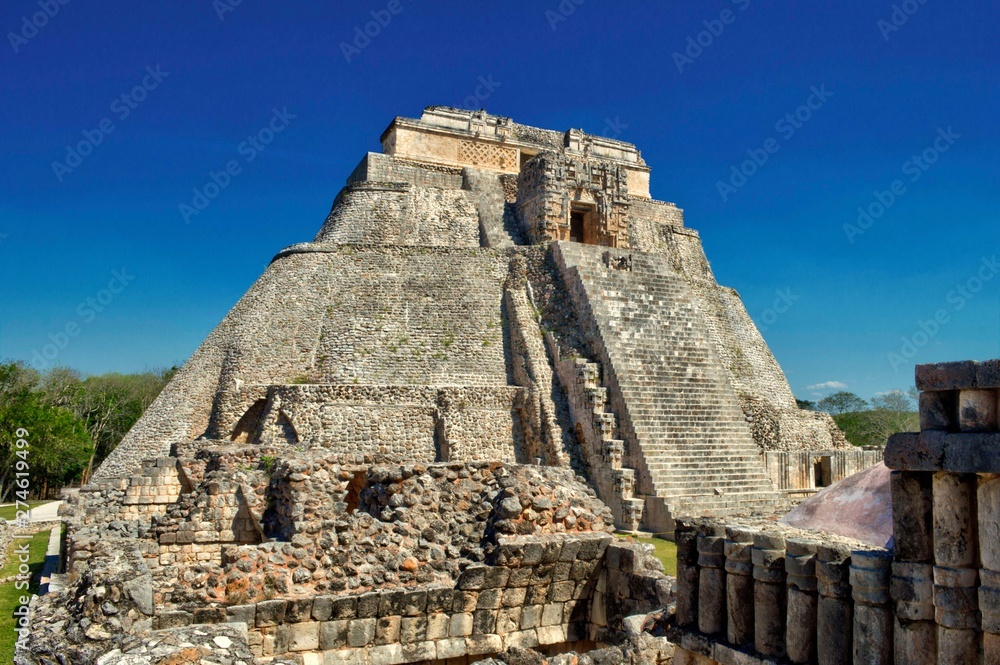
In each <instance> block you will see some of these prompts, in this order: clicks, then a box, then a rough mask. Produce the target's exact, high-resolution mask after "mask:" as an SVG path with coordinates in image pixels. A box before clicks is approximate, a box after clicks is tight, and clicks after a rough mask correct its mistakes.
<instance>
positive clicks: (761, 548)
mask: <svg viewBox="0 0 1000 665" xmlns="http://www.w3.org/2000/svg"><path fill="white" fill-rule="evenodd" d="M676 540H677V550H678V573H677V606H676V607H677V611H676V621H677V624H678V626H680V627H682V628H687V629H690V630H696V631H697V632H699V633H702V634H704V635H706V636H709V637H711V638H712V639H713V640H716V641H724V642H726V643H728V644H729V645H731V646H733V647H737V648H752V650H753V651H755V652H756V653H757V654H759V655H761V656H765V657H767V658H774V659H779V660H786V659H787V660H788V661H790V662H792V663H801V664H802V665H806V664H811V663H819V664H820V665H847V664H849V663H852V662H854V663H865V664H872V665H878V664H881V663H886V664H888V663H891V662H892V657H893V627H894V624H893V611H892V602H891V597H890V577H891V565H892V559H891V554H889V553H888V552H886V551H884V550H855V551H854V552H852V551H851V550H850V549H848V548H846V547H844V546H840V545H824V544H821V543H820V542H818V541H815V540H810V539H805V538H788V539H787V540H786V539H785V537H784V536H783V535H782V534H780V533H777V532H772V531H755V530H751V529H746V528H743V527H723V526H721V525H719V524H716V523H713V522H709V521H696V522H690V523H689V522H683V521H681V522H678V528H677V532H676Z"/></svg>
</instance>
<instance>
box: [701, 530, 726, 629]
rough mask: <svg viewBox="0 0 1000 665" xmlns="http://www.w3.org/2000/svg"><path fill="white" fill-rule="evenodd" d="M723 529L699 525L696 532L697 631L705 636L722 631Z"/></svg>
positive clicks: (723, 584) (724, 597) (723, 581)
mask: <svg viewBox="0 0 1000 665" xmlns="http://www.w3.org/2000/svg"><path fill="white" fill-rule="evenodd" d="M725 534H726V530H725V528H723V527H722V526H718V525H716V524H713V523H710V522H703V523H702V524H700V525H699V528H698V569H699V570H698V573H699V574H698V630H699V631H701V632H702V633H704V634H705V635H715V634H717V633H721V632H723V631H724V630H725V628H726V571H725V565H726V555H725V549H724V540H725V538H724V536H725Z"/></svg>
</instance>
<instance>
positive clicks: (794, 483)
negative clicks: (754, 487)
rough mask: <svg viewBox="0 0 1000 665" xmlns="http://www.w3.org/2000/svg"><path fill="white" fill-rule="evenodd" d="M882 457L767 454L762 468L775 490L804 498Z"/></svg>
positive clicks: (864, 452) (877, 453)
mask: <svg viewBox="0 0 1000 665" xmlns="http://www.w3.org/2000/svg"><path fill="white" fill-rule="evenodd" d="M882 457H883V451H882V450H881V449H875V450H868V449H863V448H852V449H847V450H839V449H838V450H816V451H814V450H769V451H767V452H765V453H764V465H765V466H766V467H767V472H768V474H769V475H770V476H771V480H773V481H774V484H775V486H776V487H777V488H778V489H780V490H784V491H786V492H788V494H790V495H793V496H796V497H804V496H808V495H810V494H814V493H816V492H818V491H819V490H821V489H823V488H824V487H827V486H829V485H832V484H833V483H835V482H838V481H840V480H843V479H844V478H847V477H848V476H852V475H854V474H855V473H857V472H859V471H864V470H865V469H867V468H869V467H872V466H875V465H876V464H879V463H880V462H881V461H882Z"/></svg>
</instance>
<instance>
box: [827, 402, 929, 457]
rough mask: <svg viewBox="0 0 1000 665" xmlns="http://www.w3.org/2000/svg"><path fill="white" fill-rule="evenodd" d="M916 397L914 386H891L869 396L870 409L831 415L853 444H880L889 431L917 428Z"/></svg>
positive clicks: (918, 420)
mask: <svg viewBox="0 0 1000 665" xmlns="http://www.w3.org/2000/svg"><path fill="white" fill-rule="evenodd" d="M916 401H917V391H916V389H915V388H911V389H910V390H908V391H902V390H892V391H890V392H887V393H882V394H881V395H876V396H875V397H872V399H871V407H872V408H870V409H867V410H864V411H848V412H845V413H840V414H837V415H835V416H834V417H833V419H834V420H835V421H836V423H837V425H838V426H839V427H840V429H841V430H843V432H844V436H846V437H847V440H848V441H850V442H851V443H853V444H854V445H856V446H884V445H885V443H886V441H887V440H888V439H889V437H890V436H891V435H892V434H895V433H897V432H916V431H919V429H920V416H919V415H918V413H917V410H916Z"/></svg>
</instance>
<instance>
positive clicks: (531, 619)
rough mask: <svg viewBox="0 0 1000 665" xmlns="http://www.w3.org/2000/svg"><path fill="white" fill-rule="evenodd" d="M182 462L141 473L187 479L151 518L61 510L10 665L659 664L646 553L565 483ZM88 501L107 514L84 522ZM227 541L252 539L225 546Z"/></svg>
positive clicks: (326, 463) (653, 567)
mask: <svg viewBox="0 0 1000 665" xmlns="http://www.w3.org/2000/svg"><path fill="white" fill-rule="evenodd" d="M195 445H197V444H195V443H192V444H189V446H178V447H177V451H178V453H179V454H181V455H183V456H184V459H183V460H182V463H181V464H178V463H177V462H176V460H174V459H172V458H170V459H164V460H160V461H158V463H157V462H154V463H150V464H147V465H146V466H145V470H146V471H147V472H149V473H150V474H152V475H155V476H157V477H162V476H164V475H165V474H164V473H163V470H164V469H180V470H181V473H182V475H183V476H184V477H185V478H186V482H185V483H183V484H182V486H183V488H184V491H183V492H182V494H181V496H180V499H179V500H178V501H177V502H176V503H175V504H173V505H172V506H171V507H170V508H169V510H168V513H167V514H166V515H164V516H156V517H155V518H154V519H150V520H148V521H141V522H133V521H128V520H125V519H122V518H123V516H124V515H125V512H124V511H126V510H129V509H130V508H131V504H130V506H126V505H124V498H125V492H126V489H125V487H124V486H123V487H121V488H110V489H108V488H105V489H108V492H106V493H105V494H103V495H102V493H101V492H100V491H98V490H97V488H93V489H91V490H88V491H87V492H83V493H81V494H80V495H78V496H77V497H76V498H74V499H73V500H72V501H71V502H70V503H69V520H70V521H69V531H68V550H69V553H70V556H69V560H68V565H69V571H68V572H69V574H68V577H67V584H66V586H65V587H64V588H63V589H60V590H57V591H55V592H54V593H53V594H52V597H51V598H47V599H46V600H44V601H43V602H37V603H36V604H35V606H34V607H35V612H36V613H37V614H38V616H39V620H38V625H39V630H38V631H37V633H36V636H37V640H36V639H35V638H34V637H33V638H32V639H33V642H32V645H31V649H30V652H28V653H25V654H23V658H22V660H21V661H19V662H21V663H33V664H35V663H39V662H42V661H40V660H39V658H43V657H50V656H51V654H55V653H59V654H64V655H65V656H66V658H65V659H64V660H65V662H66V663H69V664H72V665H77V664H80V665H82V664H83V663H89V662H94V661H95V660H96V659H97V658H98V657H101V658H102V660H101V662H109V663H116V662H130V661H128V660H127V659H124V660H122V659H119V660H116V658H119V656H118V654H119V653H121V654H126V653H127V654H131V655H134V656H136V657H140V656H142V655H143V654H147V655H148V654H151V653H173V651H170V650H171V649H176V648H177V647H179V645H181V644H182V643H183V642H184V641H185V640H187V641H188V643H189V644H190V645H191V646H190V647H189V648H190V649H191V650H192V651H191V653H194V652H195V651H198V653H199V654H200V655H201V656H204V657H206V658H210V657H212V656H214V655H216V654H217V650H216V647H221V648H223V649H230V650H231V652H232V653H243V652H246V653H252V654H253V655H254V657H256V658H264V659H275V658H276V659H282V660H284V661H289V662H297V663H317V664H318V663H341V662H344V663H376V662H378V663H392V664H402V663H411V662H422V661H434V660H441V661H444V660H448V659H454V658H459V659H463V662H464V661H466V660H468V661H473V660H480V659H482V658H484V657H487V656H494V655H497V654H499V653H500V652H501V651H503V650H504V649H508V648H537V649H541V650H544V651H549V650H551V652H552V653H558V652H562V651H567V650H573V649H577V650H584V651H586V650H589V649H591V648H593V646H594V645H595V643H608V644H610V643H614V644H626V643H628V644H631V642H629V640H633V641H634V640H635V639H638V638H639V637H641V638H642V639H641V640H640V641H642V643H643V645H644V646H643V649H644V650H645V651H648V652H649V653H653V654H658V655H657V656H656V658H655V660H656V661H657V662H664V661H665V660H666V659H667V658H668V657H669V653H670V648H669V645H668V644H667V643H666V641H665V640H664V639H663V638H662V637H653V636H650V635H648V634H646V633H644V630H645V628H644V626H647V624H648V625H651V624H650V622H651V621H654V619H653V618H651V617H652V616H653V615H655V616H656V617H658V618H657V619H655V620H656V621H660V620H662V616H661V615H662V613H663V612H662V610H663V608H666V607H668V606H669V605H671V604H672V601H673V584H672V581H671V579H670V578H667V577H665V576H664V575H663V573H662V566H661V565H660V564H659V562H658V561H657V560H656V559H655V558H654V557H653V556H652V548H651V547H650V546H647V545H640V544H637V543H632V542H624V541H618V540H616V539H614V538H613V537H612V535H611V534H610V533H609V529H610V522H611V515H610V512H609V511H608V510H607V508H606V507H605V506H603V505H602V504H601V503H600V502H599V501H598V500H597V499H596V497H595V496H594V495H593V492H592V491H590V490H589V489H587V488H586V487H585V486H583V485H582V484H580V483H579V481H578V480H577V479H576V478H575V476H574V475H573V473H572V471H570V470H569V469H565V468H552V467H538V466H528V465H504V464H502V463H499V462H473V463H450V464H438V465H419V464H408V465H396V466H393V465H381V466H371V461H372V460H371V459H370V458H368V457H365V456H359V455H349V454H341V455H331V456H329V457H322V456H318V455H317V454H314V453H309V452H306V451H296V450H295V449H294V447H286V448H260V449H256V450H258V456H257V457H254V455H253V453H252V452H250V451H253V450H255V449H254V448H253V447H250V448H248V447H246V446H240V445H235V444H228V445H208V446H207V447H205V448H203V449H202V450H200V451H199V452H197V453H194V454H193V455H192V453H191V450H190V448H192V447H194V446H195ZM201 445H203V446H204V445H205V442H201ZM259 451H267V454H259ZM273 454H283V455H287V456H288V458H287V459H281V458H277V459H272V455H273ZM192 457H193V459H192ZM192 478H194V479H197V482H196V484H194V486H193V487H192V486H191V485H190V484H189V483H190V481H191V479H192ZM137 486H139V487H149V486H150V485H147V484H143V483H139V484H138V485H137ZM105 497H106V498H113V499H116V501H117V502H116V503H112V504H106V503H105V504H103V513H104V516H103V518H100V519H99V518H97V517H96V516H95V515H94V514H93V512H97V511H98V510H99V509H98V502H97V500H98V499H100V498H105ZM88 515H89V516H90V517H91V518H92V519H91V520H90V523H89V524H83V523H81V522H79V521H78V520H77V518H78V517H87V516H88ZM239 524H243V525H244V527H245V528H247V529H249V528H251V527H252V528H253V531H252V532H249V533H250V536H249V538H250V539H254V538H256V539H257V541H256V542H254V543H246V542H245V540H246V539H244V540H243V541H242V542H241V538H240V533H239V532H238V529H237V526H238V525H239ZM247 525H249V526H247ZM123 535H124V536H128V539H124V538H122V537H121V536H123ZM264 538H267V539H268V542H260V541H261V540H262V539H264ZM348 570H350V571H351V573H350V574H347V572H346V571H348ZM251 592H253V593H252V594H251ZM80 599H83V600H80ZM81 602H82V603H84V604H83V605H80V603H81ZM80 607H83V608H84V610H83V611H82V613H81V611H80ZM211 624H216V626H212V625H211ZM242 626H245V627H246V628H245V629H243V628H242ZM60 631H62V632H60ZM198 635H208V636H211V638H210V639H208V640H204V639H201V638H200V637H197V636H198ZM216 638H218V639H216ZM38 640H41V641H38ZM161 643H162V644H163V645H164V649H166V650H167V651H166V652H164V651H163V650H157V649H156V645H158V644H161ZM213 644H214V645H215V646H213ZM222 645H225V646H222ZM623 648H625V647H623ZM628 648H633V647H631V646H630V647H628ZM116 650H117V651H116ZM645 651H644V652H645ZM104 654H107V658H105V657H104ZM29 656H30V657H29ZM45 662H47V661H45ZM275 662H279V661H278V660H276V661H275Z"/></svg>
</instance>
